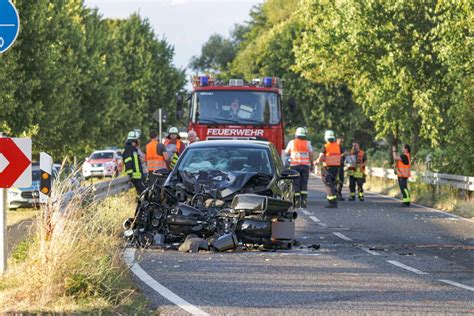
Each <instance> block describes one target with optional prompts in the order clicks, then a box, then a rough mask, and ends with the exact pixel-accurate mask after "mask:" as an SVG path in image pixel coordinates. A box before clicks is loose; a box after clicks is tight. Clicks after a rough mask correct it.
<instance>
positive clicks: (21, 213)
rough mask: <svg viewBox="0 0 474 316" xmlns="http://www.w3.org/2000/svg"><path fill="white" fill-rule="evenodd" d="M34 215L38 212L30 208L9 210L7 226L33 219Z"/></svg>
mask: <svg viewBox="0 0 474 316" xmlns="http://www.w3.org/2000/svg"><path fill="white" fill-rule="evenodd" d="M36 214H38V211H37V210H35V209H31V208H26V209H16V210H10V211H8V212H7V226H12V225H15V224H18V223H19V222H21V221H24V220H25V219H30V218H33V217H35V216H36Z"/></svg>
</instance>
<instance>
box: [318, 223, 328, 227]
mask: <svg viewBox="0 0 474 316" xmlns="http://www.w3.org/2000/svg"><path fill="white" fill-rule="evenodd" d="M316 224H318V225H319V226H322V227H328V225H326V224H324V223H316Z"/></svg>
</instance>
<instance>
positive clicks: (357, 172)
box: [347, 149, 365, 178]
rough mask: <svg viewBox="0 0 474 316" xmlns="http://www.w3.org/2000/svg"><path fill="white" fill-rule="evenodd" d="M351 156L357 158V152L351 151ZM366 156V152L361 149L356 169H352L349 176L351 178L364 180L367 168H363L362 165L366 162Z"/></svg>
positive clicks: (358, 153)
mask: <svg viewBox="0 0 474 316" xmlns="http://www.w3.org/2000/svg"><path fill="white" fill-rule="evenodd" d="M351 155H354V156H355V152H354V151H353V150H351ZM364 155H365V152H364V151H363V150H362V149H360V150H359V151H358V152H357V156H356V166H355V167H350V168H349V170H348V172H347V174H348V175H350V176H353V177H354V178H363V177H364V172H365V166H362V163H363V162H364Z"/></svg>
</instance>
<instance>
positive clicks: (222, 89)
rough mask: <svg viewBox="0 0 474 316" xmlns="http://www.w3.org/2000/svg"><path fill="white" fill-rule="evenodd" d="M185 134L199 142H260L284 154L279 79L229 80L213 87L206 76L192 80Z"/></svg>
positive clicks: (212, 80) (212, 83) (213, 81)
mask: <svg viewBox="0 0 474 316" xmlns="http://www.w3.org/2000/svg"><path fill="white" fill-rule="evenodd" d="M192 83H193V91H192V94H191V97H190V103H189V106H190V108H189V121H188V130H194V131H195V132H196V133H197V135H198V137H199V138H200V139H201V140H205V139H207V140H212V139H261V140H268V141H270V142H272V143H273V144H274V145H275V147H276V148H277V150H278V151H279V153H281V152H282V151H283V150H284V147H283V146H284V128H283V118H282V106H281V95H282V86H281V81H280V79H279V78H275V77H265V78H262V79H254V80H253V81H252V83H251V84H246V83H245V82H244V80H242V79H231V80H230V81H229V84H228V85H221V84H216V81H215V80H214V78H212V77H209V76H195V77H193V78H192Z"/></svg>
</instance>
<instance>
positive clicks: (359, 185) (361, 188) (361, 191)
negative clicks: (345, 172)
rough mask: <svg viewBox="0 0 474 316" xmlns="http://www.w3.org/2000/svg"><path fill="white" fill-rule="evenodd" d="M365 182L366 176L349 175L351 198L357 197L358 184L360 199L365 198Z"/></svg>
mask: <svg viewBox="0 0 474 316" xmlns="http://www.w3.org/2000/svg"><path fill="white" fill-rule="evenodd" d="M364 182H365V179H364V178H356V177H354V176H350V177H349V190H350V191H351V199H353V198H355V190H356V185H357V192H358V194H359V199H363V198H364Z"/></svg>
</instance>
